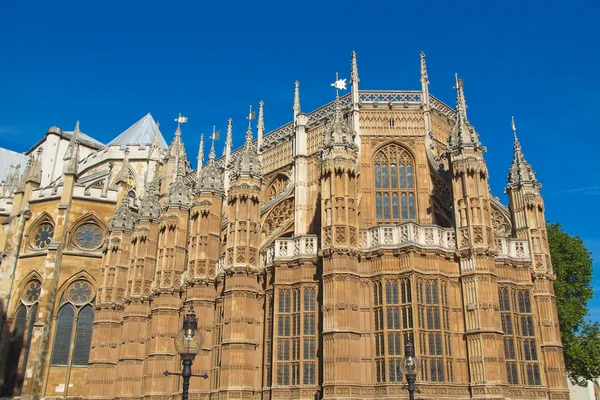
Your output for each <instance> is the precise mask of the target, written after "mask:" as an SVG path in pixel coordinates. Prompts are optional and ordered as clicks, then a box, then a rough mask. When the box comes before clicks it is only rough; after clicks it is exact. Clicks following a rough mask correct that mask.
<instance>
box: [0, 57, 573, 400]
mask: <svg viewBox="0 0 600 400" xmlns="http://www.w3.org/2000/svg"><path fill="white" fill-rule="evenodd" d="M415 64H416V63H415ZM416 69H417V68H415V70H416ZM420 71H421V73H420V75H421V90H414V91H402V90H400V91H394V90H379V91H365V90H360V89H359V82H360V80H359V74H358V67H357V60H356V54H354V53H353V54H352V58H351V68H350V81H349V84H350V87H349V93H347V94H346V93H341V94H339V95H336V98H335V100H334V101H332V102H331V103H328V104H325V105H323V106H322V107H321V108H319V109H317V110H315V111H312V112H309V113H306V112H303V111H302V110H301V107H300V86H299V84H298V83H297V82H296V86H295V92H294V97H293V119H292V121H291V122H289V123H288V124H286V125H284V126H282V127H280V128H278V129H276V130H273V131H270V132H266V131H265V129H264V126H265V124H264V107H265V105H264V104H263V102H261V103H260V107H259V110H258V118H257V124H256V125H255V126H253V125H254V124H253V123H252V113H250V116H249V118H248V119H249V121H248V122H249V123H248V126H247V128H246V123H245V122H244V123H242V124H239V125H238V124H237V123H236V124H234V123H233V122H232V120H231V119H230V120H229V123H228V129H227V135H226V139H225V148H224V151H223V153H222V154H217V152H216V151H215V142H214V137H213V138H212V139H213V140H211V141H210V142H209V141H208V140H207V148H208V146H209V145H210V151H209V152H208V157H207V158H206V159H204V154H205V152H204V147H203V146H204V143H203V142H201V145H200V151H199V155H198V168H197V169H196V170H193V168H192V163H190V161H189V158H188V156H187V155H186V150H185V148H184V143H183V138H184V137H185V125H184V124H182V123H183V122H185V120H186V119H185V117H181V116H180V118H178V119H177V124H173V125H172V129H173V130H174V135H173V138H172V140H170V144H167V142H166V141H165V139H164V137H163V135H162V133H161V131H160V129H159V126H158V124H157V123H156V122H155V121H154V119H153V118H152V116H151V115H150V114H148V115H146V116H144V117H143V118H141V119H140V120H139V121H138V122H136V123H135V124H134V125H132V126H131V127H129V128H127V129H126V130H125V131H124V132H123V133H121V134H120V135H117V136H116V137H115V138H114V139H112V140H111V141H110V142H109V143H108V144H104V143H101V142H99V141H98V140H96V139H94V138H92V137H90V136H88V135H86V134H84V133H83V132H82V129H84V126H83V125H82V127H81V128H80V126H79V123H77V124H76V126H75V128H74V129H73V130H72V131H65V130H63V129H61V128H59V127H51V128H49V129H48V131H47V132H46V134H45V135H44V136H43V137H42V138H41V139H40V140H39V141H38V142H37V143H36V144H34V145H33V146H32V147H31V149H30V150H29V151H27V152H25V153H24V154H22V153H15V152H12V151H10V150H6V149H0V179H2V184H1V185H0V223H1V226H0V314H1V315H2V322H1V323H2V325H1V335H2V336H1V342H0V343H1V345H0V379H1V381H0V389H1V391H2V396H4V397H14V398H21V399H36V400H37V399H42V398H45V399H66V398H71V399H98V400H100V399H102V400H108V399H147V400H167V399H177V398H179V396H180V393H181V390H182V386H181V385H182V382H181V378H180V377H179V376H173V375H171V376H165V375H164V374H163V372H164V371H165V370H170V371H178V370H180V368H181V364H180V358H179V355H178V354H177V353H176V351H175V347H174V341H173V338H174V336H175V334H176V332H177V331H178V330H179V329H180V328H181V324H182V318H183V315H184V314H185V313H186V312H187V310H188V309H189V308H190V306H192V305H193V308H194V310H195V313H196V315H197V317H198V326H199V331H200V332H201V335H202V338H203V346H202V348H201V351H200V353H199V354H198V355H197V357H196V359H195V361H194V364H193V372H194V374H204V373H206V374H208V379H206V380H205V379H201V378H199V377H192V380H191V387H190V398H191V399H206V400H208V399H215V400H216V399H219V400H224V399H253V400H258V399H265V400H266V399H311V400H312V399H315V398H324V399H398V398H408V393H407V392H406V390H405V383H406V379H405V378H404V377H403V375H402V372H401V370H400V368H399V367H400V361H401V359H402V357H403V355H404V346H405V344H406V342H407V341H411V342H413V343H414V345H415V348H416V353H417V356H418V357H419V358H420V360H421V365H422V368H421V370H420V372H419V374H418V376H417V387H418V388H419V390H420V394H418V395H417V398H420V399H448V400H449V399H568V398H569V395H568V389H567V378H566V371H565V365H564V359H563V351H562V345H561V338H560V333H559V326H558V317H557V311H556V303H555V295H554V290H553V280H554V279H555V276H554V274H553V271H552V262H551V258H550V254H549V250H548V238H547V234H546V223H545V219H544V201H543V199H542V196H541V194H540V188H541V185H540V183H539V182H538V181H537V179H536V177H535V174H534V172H533V170H532V167H531V166H530V165H529V164H528V163H527V161H526V160H525V158H524V155H523V151H522V149H521V145H520V143H519V140H518V139H517V135H516V130H515V135H514V155H513V160H512V165H510V168H509V174H508V180H507V186H506V193H507V194H508V205H504V204H502V203H501V202H500V200H499V199H498V198H497V197H495V196H494V195H492V194H491V193H490V188H489V185H488V172H489V171H488V167H487V164H486V161H485V157H484V153H485V147H484V146H483V145H482V143H481V141H480V136H479V133H478V132H477V131H476V130H475V128H474V127H473V126H472V125H471V124H470V123H469V119H468V117H467V107H466V101H465V88H464V85H463V82H462V80H460V79H457V80H456V90H457V98H456V107H455V108H452V107H449V106H447V105H446V104H444V103H442V102H441V101H440V100H438V99H437V98H436V97H434V96H433V95H431V94H429V80H428V76H427V68H426V64H425V56H424V54H422V53H421V64H420ZM334 85H335V86H336V87H337V88H338V89H342V88H344V87H345V81H344V80H338V81H337V82H336V84H334ZM290 92H291V91H290ZM290 103H292V96H291V93H290ZM471 110H472V112H474V113H476V112H477V105H474V106H473V107H472V108H471ZM161 128H163V127H161ZM163 129H164V128H163ZM513 129H514V124H513ZM236 131H237V132H238V133H237V134H238V135H244V132H245V143H244V145H243V146H242V147H241V148H238V149H234V148H232V137H233V135H234V132H236ZM507 131H508V130H507ZM508 132H510V131H508ZM40 136H41V135H40ZM483 137H485V136H483ZM219 153H220V152H219ZM507 158H508V157H507ZM509 162H510V160H508V159H507V166H509ZM493 173H495V174H497V173H501V172H500V171H494V172H493Z"/></svg>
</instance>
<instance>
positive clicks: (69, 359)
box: [51, 280, 95, 366]
mask: <svg viewBox="0 0 600 400" xmlns="http://www.w3.org/2000/svg"><path fill="white" fill-rule="evenodd" d="M94 297H95V290H94V288H93V287H92V285H91V284H90V283H89V282H87V281H85V280H77V281H75V282H73V283H72V284H71V285H70V286H69V287H68V288H67V290H65V292H64V293H63V295H62V297H61V300H60V304H61V306H60V309H59V310H58V318H57V321H56V326H55V336H54V344H53V346H52V358H51V362H52V364H53V365H72V366H87V363H88V359H89V356H90V346H91V344H92V328H93V325H94V309H93V307H92V305H93V301H94ZM72 343H74V345H72Z"/></svg>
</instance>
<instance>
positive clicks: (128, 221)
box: [108, 194, 135, 232]
mask: <svg viewBox="0 0 600 400" xmlns="http://www.w3.org/2000/svg"><path fill="white" fill-rule="evenodd" d="M134 225H135V217H134V216H133V213H132V212H131V209H130V208H129V196H128V195H127V194H125V196H123V200H122V201H121V206H120V207H119V208H117V210H116V211H115V213H114V214H113V216H112V217H111V218H110V220H109V221H108V231H109V232H113V231H118V232H125V231H133V227H134Z"/></svg>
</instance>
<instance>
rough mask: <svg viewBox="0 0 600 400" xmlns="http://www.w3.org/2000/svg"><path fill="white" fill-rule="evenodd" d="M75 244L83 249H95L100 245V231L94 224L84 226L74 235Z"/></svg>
mask: <svg viewBox="0 0 600 400" xmlns="http://www.w3.org/2000/svg"><path fill="white" fill-rule="evenodd" d="M75 243H77V246H79V247H81V248H83V249H95V248H98V247H100V244H101V243H102V230H101V229H100V227H99V226H98V225H96V224H84V225H82V226H80V227H79V229H77V232H76V233H75Z"/></svg>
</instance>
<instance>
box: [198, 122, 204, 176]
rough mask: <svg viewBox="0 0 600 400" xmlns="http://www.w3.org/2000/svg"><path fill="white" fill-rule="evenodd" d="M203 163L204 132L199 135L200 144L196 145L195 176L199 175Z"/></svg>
mask: <svg viewBox="0 0 600 400" xmlns="http://www.w3.org/2000/svg"><path fill="white" fill-rule="evenodd" d="M203 164H204V133H203V134H201V135H200V146H198V168H197V169H196V176H200V170H201V169H202V165H203Z"/></svg>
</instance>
